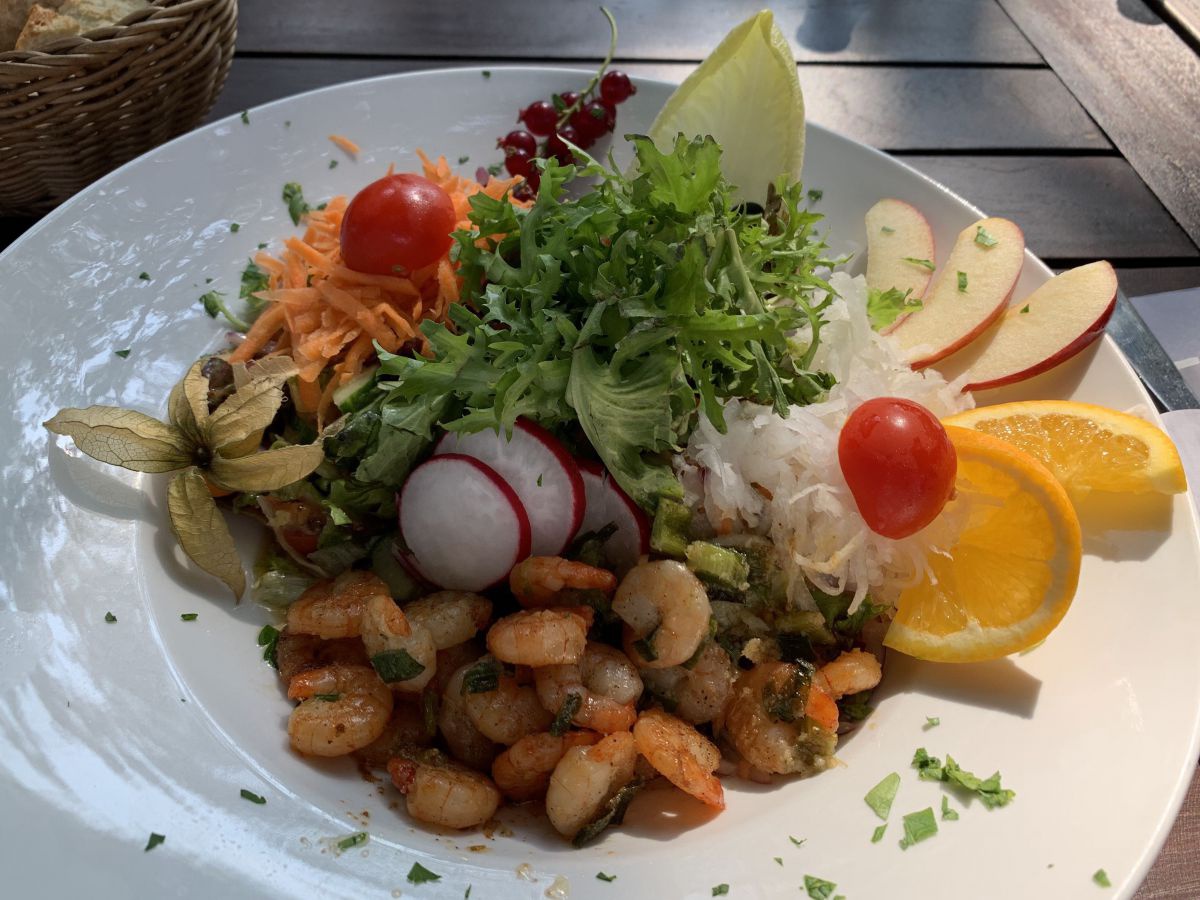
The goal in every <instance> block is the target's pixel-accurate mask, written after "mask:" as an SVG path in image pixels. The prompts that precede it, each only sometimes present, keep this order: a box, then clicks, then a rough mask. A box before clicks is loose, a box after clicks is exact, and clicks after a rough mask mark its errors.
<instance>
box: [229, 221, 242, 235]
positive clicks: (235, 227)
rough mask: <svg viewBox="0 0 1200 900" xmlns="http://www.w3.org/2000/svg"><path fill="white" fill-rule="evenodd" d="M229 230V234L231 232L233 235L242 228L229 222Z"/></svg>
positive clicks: (235, 223)
mask: <svg viewBox="0 0 1200 900" xmlns="http://www.w3.org/2000/svg"><path fill="white" fill-rule="evenodd" d="M229 230H230V232H231V233H233V234H237V233H238V232H239V231H241V230H242V226H241V225H239V224H238V223H237V222H230V223H229Z"/></svg>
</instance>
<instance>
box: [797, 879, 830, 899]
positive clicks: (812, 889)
mask: <svg viewBox="0 0 1200 900" xmlns="http://www.w3.org/2000/svg"><path fill="white" fill-rule="evenodd" d="M804 890H805V892H806V893H807V894H808V896H809V897H810V898H811V900H832V898H833V892H834V891H836V890H837V885H836V884H834V883H833V882H832V881H826V880H825V879H824V878H817V877H816V876H814V875H805V876H804Z"/></svg>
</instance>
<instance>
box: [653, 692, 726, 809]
mask: <svg viewBox="0 0 1200 900" xmlns="http://www.w3.org/2000/svg"><path fill="white" fill-rule="evenodd" d="M633 739H634V741H635V742H636V744H637V749H638V753H640V754H641V755H642V756H644V757H646V760H647V761H648V762H649V763H650V765H652V766H654V768H655V769H656V770H657V771H658V772H660V773H662V774H663V775H665V776H667V779H668V780H669V781H670V782H671V784H673V785H675V787H677V788H679V789H680V790H681V791H683V792H684V793H687V794H691V795H692V796H693V797H695V798H696V799H697V800H699V801H700V802H701V803H703V804H705V805H706V806H711V807H713V808H714V809H724V808H725V791H724V790H723V789H722V788H721V782H720V781H718V780H717V777H716V776H715V775H713V772H714V771H715V770H716V768H717V765H718V764H719V763H720V762H721V751H720V750H718V749H717V747H716V745H715V744H714V743H713V742H712V741H710V740H708V739H707V738H706V737H704V736H703V735H702V734H700V732H698V731H697V730H696V729H695V728H693V727H692V726H691V725H689V724H688V723H687V722H684V721H683V720H682V719H678V718H676V717H675V716H673V715H671V714H670V713H665V712H663V711H662V710H661V709H648V710H646V711H645V712H643V713H642V714H641V715H640V716H638V720H637V724H636V725H634V726H633Z"/></svg>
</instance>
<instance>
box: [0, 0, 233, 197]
mask: <svg viewBox="0 0 1200 900" xmlns="http://www.w3.org/2000/svg"><path fill="white" fill-rule="evenodd" d="M236 34H237V0H153V2H152V3H151V5H150V6H148V7H146V8H145V9H142V10H138V11H137V12H136V13H133V14H132V15H130V16H127V17H126V18H125V19H123V20H122V21H121V23H120V24H117V25H112V26H109V27H107V28H99V29H96V30H95V31H90V32H88V34H87V35H86V36H84V37H72V38H63V39H62V40H59V41H55V42H54V43H53V44H49V45H47V47H46V49H45V50H44V51H9V52H6V53H0V215H40V214H41V213H44V212H47V211H48V210H50V209H51V208H53V207H54V206H56V205H57V204H58V203H60V202H62V201H63V200H65V199H66V198H67V197H69V196H71V195H72V194H74V193H75V192H76V191H79V190H80V189H82V188H83V187H85V186H87V185H88V184H90V183H91V182H93V181H95V180H96V179H97V178H99V177H100V176H101V175H103V174H104V173H105V172H108V171H109V170H111V169H114V168H116V167H117V166H119V165H120V164H121V163H123V162H126V161H128V160H130V159H133V157H135V156H137V155H138V154H140V153H144V152H146V151H147V150H149V149H150V148H152V147H156V146H158V145H159V144H161V143H162V142H163V141H166V140H169V139H170V138H173V137H175V136H176V135H179V134H182V133H183V132H185V131H188V130H189V129H191V128H194V127H195V126H196V125H197V124H199V122H200V120H201V119H202V118H204V116H205V115H206V114H207V113H208V111H209V110H210V109H211V108H212V105H213V103H214V102H215V101H216V99H217V95H218V94H219V93H220V92H221V87H222V86H223V85H224V83H225V76H226V74H228V72H229V64H230V62H231V61H232V59H233V42H234V38H235V37H236Z"/></svg>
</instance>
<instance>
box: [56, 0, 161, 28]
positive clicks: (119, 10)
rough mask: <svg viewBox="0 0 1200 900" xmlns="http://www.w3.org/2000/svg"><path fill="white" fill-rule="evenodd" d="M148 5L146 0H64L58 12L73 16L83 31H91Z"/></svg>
mask: <svg viewBox="0 0 1200 900" xmlns="http://www.w3.org/2000/svg"><path fill="white" fill-rule="evenodd" d="M149 5H150V4H149V3H147V2H146V0H65V2H63V4H62V6H60V7H59V12H61V13H63V14H64V15H68V16H74V17H75V18H76V19H78V20H79V24H80V26H82V28H83V30H84V31H91V30H92V29H93V28H103V27H105V26H106V25H114V24H116V23H117V22H120V21H121V20H122V19H123V18H125V17H126V16H127V15H129V14H130V13H131V12H135V11H136V10H139V9H141V8H142V7H144V6H149Z"/></svg>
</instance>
